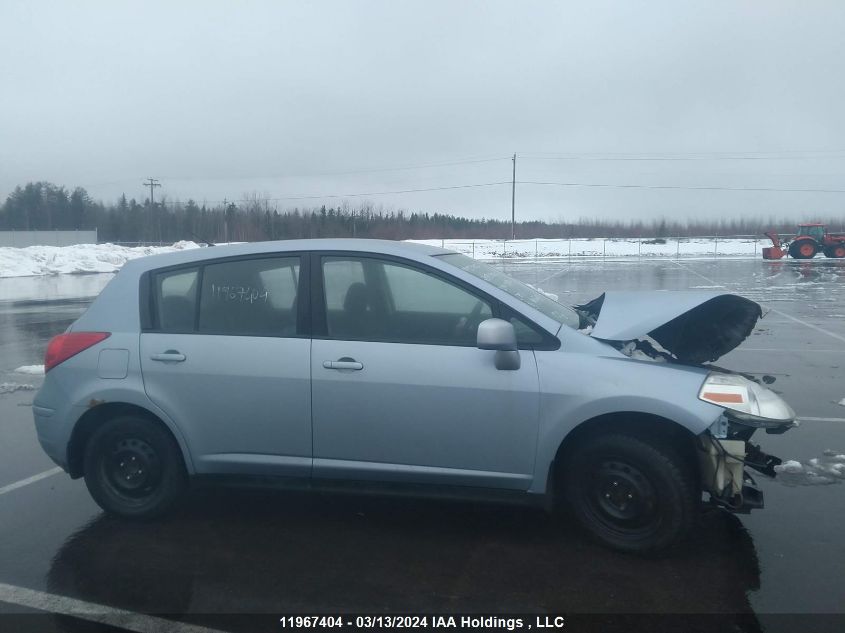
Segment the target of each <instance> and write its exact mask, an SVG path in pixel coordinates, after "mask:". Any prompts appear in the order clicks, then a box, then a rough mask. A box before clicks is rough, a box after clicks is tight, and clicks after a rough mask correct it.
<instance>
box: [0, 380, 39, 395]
mask: <svg viewBox="0 0 845 633" xmlns="http://www.w3.org/2000/svg"><path fill="white" fill-rule="evenodd" d="M16 391H35V386H34V385H23V384H21V383H19V382H0V395H3V394H7V393H15V392H16Z"/></svg>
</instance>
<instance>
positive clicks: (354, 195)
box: [169, 180, 512, 204]
mask: <svg viewBox="0 0 845 633" xmlns="http://www.w3.org/2000/svg"><path fill="white" fill-rule="evenodd" d="M510 184H512V181H510V180H502V181H501V182H482V183H474V184H468V185H451V186H447V187H426V188H422V189H401V190H395V191H367V192H363V193H334V194H308V195H302V196H283V197H280V198H261V201H262V202H263V201H265V200H266V201H268V202H283V201H290V200H321V199H325V198H361V197H365V196H388V195H392V194H400V193H419V192H423V191H446V190H450V189H472V188H474V187H495V186H496V185H510ZM226 202H227V200H204V201H203V204H225V203H226ZM169 204H175V203H172V202H171V203H169Z"/></svg>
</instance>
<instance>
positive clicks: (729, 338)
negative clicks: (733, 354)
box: [575, 290, 763, 363]
mask: <svg viewBox="0 0 845 633" xmlns="http://www.w3.org/2000/svg"><path fill="white" fill-rule="evenodd" d="M575 309H576V310H577V311H578V312H580V313H581V314H582V316H586V317H588V318H589V319H591V320H594V321H595V325H594V327H593V330H592V332H591V336H593V337H594V338H598V339H602V340H606V341H632V340H635V339H639V338H641V337H644V336H650V337H651V338H652V339H654V340H655V341H657V342H658V343H660V345H661V346H662V347H663V348H664V349H666V350H667V351H669V352H671V353H672V354H674V355H675V357H676V358H677V359H678V360H679V361H682V362H687V363H705V362H708V361H714V360H716V359H717V358H719V357H721V356H724V355H725V354H727V353H728V352H730V351H731V350H732V349H734V348H735V347H737V346H738V345H739V344H740V343H742V342H743V341H744V340H745V339H746V338H748V335H749V334H751V331H752V330H753V329H754V325H755V324H756V323H757V320H758V319H759V318H760V317H761V316H762V314H763V312H762V310H761V308H760V306H759V304H757V303H755V302H754V301H751V300H750V299H746V298H744V297H740V296H738V295H734V294H730V293H727V292H713V291H681V292H675V291H661V290H657V291H641V292H640V291H631V292H629V291H618V292H617V291H612V292H606V293H604V294H603V295H601V296H600V297H597V298H595V299H593V300H592V301H590V302H588V303H585V304H583V305H580V306H576V307H575Z"/></svg>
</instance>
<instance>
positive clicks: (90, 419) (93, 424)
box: [67, 402, 193, 479]
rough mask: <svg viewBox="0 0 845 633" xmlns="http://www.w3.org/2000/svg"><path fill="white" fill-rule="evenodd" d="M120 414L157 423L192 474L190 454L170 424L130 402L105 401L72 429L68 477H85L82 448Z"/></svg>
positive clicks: (86, 414) (89, 411) (69, 445)
mask: <svg viewBox="0 0 845 633" xmlns="http://www.w3.org/2000/svg"><path fill="white" fill-rule="evenodd" d="M121 415H135V416H139V417H142V418H146V419H148V420H149V421H150V423H152V424H157V425H159V426H160V427H161V428H162V429H164V430H165V431H166V432H167V433H168V434H169V435H170V436H171V437H172V438H173V440H174V441H175V442H176V445H177V446H178V447H179V452H180V453H181V454H182V460H183V462H184V464H185V468H186V469H187V470H188V472H189V473H191V472H192V470H193V469H192V464H191V459H190V455H189V453H188V452H187V450H186V448H185V446H184V444H183V442H182V441H181V438H180V437H179V436H178V434H177V433H174V431H173V429H172V428H171V427H170V425H168V424H167V423H166V422H165V421H164V420H163V419H162V418H161V417H160V416H158V415H156V414H155V413H153V412H152V411H150V410H149V409H146V408H144V407H142V406H140V405H137V404H132V403H129V402H104V403H102V404H98V405H97V406H95V407H91V408H89V409H88V410H87V411H85V413H83V414H82V415H81V416H80V417H79V419H78V420H77V421H76V424H75V425H74V427H73V431H72V433H71V436H70V441H69V442H68V451H67V465H68V474H69V475H70V476H71V477H72V478H73V479H78V478H80V477H82V476H83V475H84V474H85V472H84V467H83V463H84V460H85V445H86V444H87V442H88V439H89V438H90V437H91V434H92V433H93V432H94V431H95V430H96V429H97V428H98V427H99V426H100V425H101V424H103V423H104V422H106V421H107V420H111V419H113V418H115V417H117V416H121Z"/></svg>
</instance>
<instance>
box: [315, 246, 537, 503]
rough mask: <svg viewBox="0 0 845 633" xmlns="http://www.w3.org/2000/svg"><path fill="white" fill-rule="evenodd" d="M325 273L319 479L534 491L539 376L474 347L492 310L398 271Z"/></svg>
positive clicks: (525, 363) (378, 264)
mask: <svg viewBox="0 0 845 633" xmlns="http://www.w3.org/2000/svg"><path fill="white" fill-rule="evenodd" d="M315 273H316V274H317V275H319V280H318V281H320V282H321V284H319V283H318V284H317V286H316V287H319V286H320V285H322V286H323V291H322V292H321V300H315V306H316V308H317V309H318V310H321V311H322V313H323V314H322V316H321V317H320V318H318V319H317V321H318V322H320V321H324V323H323V324H322V327H324V329H325V331H324V332H323V333H322V336H318V335H317V334H315V338H314V341H313V343H312V349H311V364H312V380H313V383H312V390H313V398H312V402H313V405H312V406H313V409H312V415H313V434H314V471H313V473H314V477H315V478H338V479H361V480H368V479H369V480H381V481H385V480H388V481H397V482H409V483H428V484H444V485H464V486H482V487H490V488H510V489H517V490H525V489H527V488H528V487H529V486H530V484H531V479H532V473H533V469H534V457H535V450H536V444H537V427H538V402H539V396H538V379H537V368H536V364H535V359H534V354H533V352H532V351H531V350H523V351H521V352H520V354H521V356H522V366H521V368H520V369H519V370H516V371H505V370H497V369H496V367H495V366H494V354H495V352H491V351H485V350H480V349H478V348H477V347H476V346H475V343H476V331H477V329H478V324H479V323H480V322H481V321H483V320H484V319H487V318H490V317H491V316H492V315H493V306H492V305H491V304H492V301H490V300H488V299H486V298H484V297H482V296H480V295H477V294H475V293H474V292H472V291H471V290H468V289H467V288H465V287H462V286H461V285H459V283H457V282H455V281H454V280H449V279H448V278H444V277H443V276H442V275H440V274H437V273H434V272H433V271H431V270H428V269H425V268H421V267H418V266H415V265H414V264H413V263H403V262H398V261H396V260H387V259H378V258H375V257H358V256H323V257H321V258H320V265H319V270H317V271H315Z"/></svg>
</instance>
